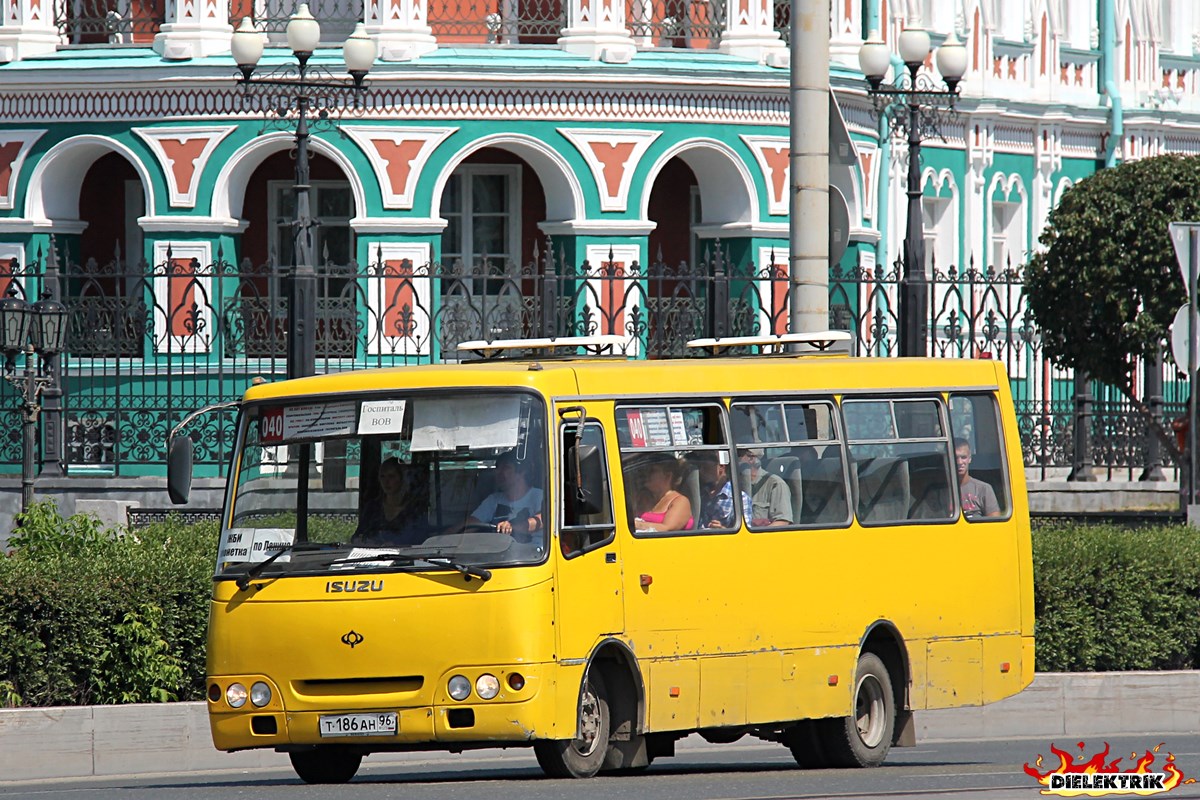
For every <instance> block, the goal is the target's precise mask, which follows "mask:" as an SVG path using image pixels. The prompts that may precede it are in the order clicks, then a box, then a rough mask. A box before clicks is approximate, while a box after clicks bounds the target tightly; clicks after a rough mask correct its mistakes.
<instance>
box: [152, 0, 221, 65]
mask: <svg viewBox="0 0 1200 800" xmlns="http://www.w3.org/2000/svg"><path fill="white" fill-rule="evenodd" d="M166 11H167V13H166V21H165V22H163V24H162V27H161V28H159V32H158V33H157V34H155V36H154V44H153V48H154V52H156V53H158V54H159V55H160V56H162V57H163V58H165V59H168V60H171V61H184V60H187V59H189V58H204V57H205V56H211V55H215V54H217V53H228V52H229V37H230V36H232V35H233V26H232V25H230V24H229V22H230V21H229V3H228V0H168V2H167V8H166Z"/></svg>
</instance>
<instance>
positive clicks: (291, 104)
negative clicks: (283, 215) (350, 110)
mask: <svg viewBox="0 0 1200 800" xmlns="http://www.w3.org/2000/svg"><path fill="white" fill-rule="evenodd" d="M320 41H321V26H320V24H319V23H318V22H317V21H316V20H315V19H313V16H312V14H311V13H309V10H308V4H307V3H301V4H300V7H299V8H298V9H297V10H296V13H295V14H293V15H292V16H291V18H290V20H289V21H288V25H287V42H288V47H289V48H291V51H292V55H293V56H295V58H296V62H297V65H298V68H294V67H292V66H291V65H284V66H281V67H278V68H276V69H274V70H272V71H271V72H269V73H267V74H266V75H264V76H262V77H255V76H254V69H255V67H256V66H257V65H258V61H259V59H260V58H262V53H263V35H262V33H260V32H259V31H258V30H256V29H255V27H254V23H253V21H252V20H251V19H250V18H249V17H242V21H241V24H240V25H238V27H237V30H235V31H234V32H233V37H232V41H231V43H230V50H231V51H232V53H233V58H234V61H235V62H237V65H238V69H239V70H241V75H240V76H239V78H238V83H239V85H241V86H243V87H245V88H246V89H247V90H249V88H250V87H253V86H273V87H278V91H277V94H276V95H274V96H273V99H276V100H277V105H276V106H275V109H274V110H275V113H277V114H278V115H279V116H280V117H285V116H287V114H288V113H289V112H290V111H291V110H292V109H293V108H294V109H295V112H296V132H295V136H296V182H295V193H296V218H295V220H294V221H293V222H292V227H293V236H294V239H293V242H294V247H293V248H292V256H293V264H292V272H291V280H290V282H289V286H288V328H287V375H288V377H289V378H303V377H306V376H309V375H313V374H315V373H316V363H317V339H316V316H317V273H316V258H315V253H314V250H315V248H314V246H313V238H314V236H313V228H315V227H316V226H317V225H318V224H320V223H319V221H318V220H315V219H313V216H312V207H311V204H310V201H309V189H310V186H309V179H308V138H309V116H310V113H311V112H313V111H314V101H315V100H317V101H319V102H318V103H316V105H317V108H316V109H315V110H316V111H317V114H318V119H319V120H324V119H326V118H327V117H328V114H329V110H330V109H329V106H330V105H334V104H339V105H340V104H343V103H344V100H343V98H344V97H345V96H346V95H350V96H352V98H353V101H354V102H355V103H357V102H358V99H359V98H360V97H361V96H362V93H363V91H364V88H363V81H364V79H365V78H366V75H367V72H368V71H369V70H370V69H371V65H372V64H374V62H375V42H374V40H373V39H371V37H370V36H368V35H367V32H366V29H365V28H364V27H363V24H362V23H361V22H360V23H359V24H358V25H356V26H355V28H354V32H353V33H352V34H350V36H349V37H348V38H347V39H346V42H345V44H344V45H343V46H342V57H343V59H344V60H345V62H346V71H347V72H348V73H349V74H350V78H351V81H349V82H347V81H345V80H339V79H337V78H335V77H334V76H333V75H332V74H331V73H330V72H329V71H328V70H325V69H324V68H321V67H314V66H312V65H310V64H309V59H311V58H312V55H313V51H314V50H315V49H316V47H317V44H318V43H319V42H320Z"/></svg>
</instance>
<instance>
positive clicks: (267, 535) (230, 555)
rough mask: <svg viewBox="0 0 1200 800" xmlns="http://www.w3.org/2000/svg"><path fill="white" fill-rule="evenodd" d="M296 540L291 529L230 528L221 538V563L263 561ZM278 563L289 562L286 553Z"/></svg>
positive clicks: (294, 533)
mask: <svg viewBox="0 0 1200 800" xmlns="http://www.w3.org/2000/svg"><path fill="white" fill-rule="evenodd" d="M295 539H296V531H294V530H293V529H291V528H230V529H229V530H227V531H225V533H224V535H223V536H222V537H221V552H220V557H219V559H218V560H219V561H221V562H222V563H224V562H227V561H263V560H265V559H267V558H270V557H271V556H272V555H274V554H275V552H276V551H278V550H282V549H283V548H285V547H288V546H290V545H291V544H292V542H293V541H295ZM275 560H276V561H287V560H288V555H287V554H286V553H285V554H284V555H282V556H280V557H279V558H277V559H275Z"/></svg>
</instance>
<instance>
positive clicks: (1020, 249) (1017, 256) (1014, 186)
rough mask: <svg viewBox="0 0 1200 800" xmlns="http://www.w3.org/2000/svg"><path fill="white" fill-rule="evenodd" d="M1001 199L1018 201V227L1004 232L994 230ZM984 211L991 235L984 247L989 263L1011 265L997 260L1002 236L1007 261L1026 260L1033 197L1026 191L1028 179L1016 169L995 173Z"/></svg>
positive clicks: (1016, 221) (1003, 265)
mask: <svg viewBox="0 0 1200 800" xmlns="http://www.w3.org/2000/svg"><path fill="white" fill-rule="evenodd" d="M1014 194H1015V197H1014ZM997 200H999V201H1000V202H1004V203H1015V204H1016V205H1017V206H1018V209H1017V214H1016V216H1015V217H1014V224H1015V225H1016V227H1015V228H1010V229H1009V230H1007V231H1004V232H997V231H994V230H992V224H993V219H994V216H993V213H992V212H993V209H994V207H995V203H996V201H997ZM983 213H984V224H985V225H986V226H987V231H988V237H989V239H988V241H987V243H986V247H985V248H984V252H985V253H986V254H987V261H986V263H988V264H989V265H991V266H993V267H995V268H996V269H1001V268H1003V267H1005V266H1007V263H997V255H996V249H997V247H998V244H997V243H998V242H999V241H1000V240H1001V239H1004V240H1005V241H1006V242H1007V243H1006V244H1005V245H1004V249H1005V250H1006V252H1007V256H1006V261H1007V260H1011V261H1012V262H1013V263H1020V262H1021V261H1023V260H1024V258H1025V255H1026V254H1027V253H1028V252H1030V246H1029V240H1030V237H1029V229H1030V220H1029V214H1030V207H1029V196H1028V194H1027V193H1026V191H1025V181H1024V180H1023V179H1022V177H1021V175H1020V174H1018V173H1015V172H1013V173H1007V174H1006V173H1002V172H997V173H996V174H995V175H993V176H992V180H991V182H990V183H989V184H988V190H987V194H986V195H985V196H984V210H983Z"/></svg>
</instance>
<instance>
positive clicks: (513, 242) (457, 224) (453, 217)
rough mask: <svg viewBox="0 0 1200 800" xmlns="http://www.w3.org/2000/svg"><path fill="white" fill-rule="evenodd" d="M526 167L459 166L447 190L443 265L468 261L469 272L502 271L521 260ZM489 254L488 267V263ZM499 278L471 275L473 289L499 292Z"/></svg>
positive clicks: (466, 270) (444, 207)
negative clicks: (496, 282) (496, 281)
mask: <svg viewBox="0 0 1200 800" xmlns="http://www.w3.org/2000/svg"><path fill="white" fill-rule="evenodd" d="M520 192H521V173H520V169H519V167H517V166H516V165H500V164H497V165H484V164H481V165H466V166H462V167H459V168H458V169H456V170H455V171H454V174H453V175H451V176H450V180H449V181H447V182H446V189H445V191H443V192H442V207H441V212H442V217H444V218H445V220H446V229H445V230H444V231H443V232H442V265H443V267H444V268H446V269H451V268H452V267H453V265H454V264H455V263H456V262H460V261H461V262H462V269H463V271H464V272H466V273H472V272H474V273H477V274H482V273H484V272H489V273H492V274H498V273H502V272H503V271H504V268H505V266H506V265H507V264H519V263H520V261H521V248H520V241H519V240H520V230H521V228H520V225H521V215H520V208H521V202H520V198H521V194H520ZM484 259H486V260H487V268H486V270H485V269H484V263H483V262H484ZM493 283H494V282H486V284H485V281H484V280H483V279H482V278H474V279H472V280H471V281H470V285H471V290H472V291H473V292H481V291H485V288H486V291H488V292H489V293H495V292H496V291H497V290H498V287H496V286H494V285H493Z"/></svg>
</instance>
